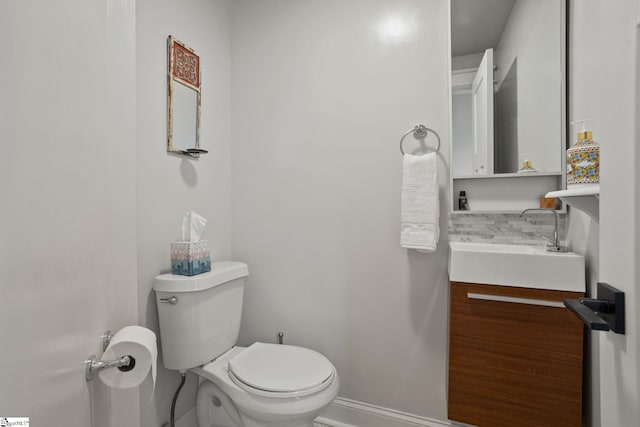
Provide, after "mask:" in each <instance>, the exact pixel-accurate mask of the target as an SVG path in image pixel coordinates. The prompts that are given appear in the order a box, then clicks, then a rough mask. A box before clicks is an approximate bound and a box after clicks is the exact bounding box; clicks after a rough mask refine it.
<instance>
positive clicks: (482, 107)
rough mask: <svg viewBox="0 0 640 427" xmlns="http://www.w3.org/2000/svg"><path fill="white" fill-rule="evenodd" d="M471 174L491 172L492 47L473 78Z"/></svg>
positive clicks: (487, 51)
mask: <svg viewBox="0 0 640 427" xmlns="http://www.w3.org/2000/svg"><path fill="white" fill-rule="evenodd" d="M471 90H472V97H473V100H472V103H473V174H474V175H486V174H492V173H493V94H494V92H493V49H487V50H486V51H485V52H484V56H483V57H482V62H480V67H479V68H478V72H477V73H476V75H475V77H474V78H473V84H472V85H471Z"/></svg>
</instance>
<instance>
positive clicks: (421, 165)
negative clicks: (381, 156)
mask: <svg viewBox="0 0 640 427" xmlns="http://www.w3.org/2000/svg"><path fill="white" fill-rule="evenodd" d="M438 192H439V188H438V157H437V154H436V153H428V154H424V155H421V156H414V155H411V154H405V155H404V157H403V159H402V194H401V213H400V221H401V225H400V244H401V246H402V247H403V248H408V249H417V250H419V251H420V252H434V251H435V250H436V246H437V244H438V239H439V237H440V199H439V194H438Z"/></svg>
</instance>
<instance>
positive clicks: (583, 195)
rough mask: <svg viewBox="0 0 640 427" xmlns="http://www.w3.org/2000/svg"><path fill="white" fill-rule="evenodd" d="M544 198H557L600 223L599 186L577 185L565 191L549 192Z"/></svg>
mask: <svg viewBox="0 0 640 427" xmlns="http://www.w3.org/2000/svg"><path fill="white" fill-rule="evenodd" d="M546 197H557V198H558V199H560V200H562V201H563V202H564V203H566V204H568V205H569V206H572V207H574V208H576V209H580V210H581V211H583V212H585V213H586V214H587V215H589V216H590V217H591V218H592V219H593V220H594V221H595V222H598V223H599V222H600V184H593V185H578V186H575V187H572V188H568V189H566V190H558V191H551V192H549V193H547V194H546Z"/></svg>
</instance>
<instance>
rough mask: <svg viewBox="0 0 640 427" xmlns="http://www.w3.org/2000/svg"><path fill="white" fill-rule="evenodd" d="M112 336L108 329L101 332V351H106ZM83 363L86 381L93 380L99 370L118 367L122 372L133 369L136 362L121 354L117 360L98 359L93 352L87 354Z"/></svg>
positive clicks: (130, 357)
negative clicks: (89, 354)
mask: <svg viewBox="0 0 640 427" xmlns="http://www.w3.org/2000/svg"><path fill="white" fill-rule="evenodd" d="M111 338H113V334H112V333H111V331H110V330H108V331H104V334H102V351H106V350H107V347H108V346H109V343H110V342H111ZM84 364H85V370H84V372H85V375H84V376H85V378H86V380H87V381H91V380H93V377H95V376H96V375H98V374H99V373H100V372H101V371H104V370H105V369H109V368H118V369H120V370H121V371H123V372H127V371H130V370H132V369H133V367H134V366H135V364H136V360H135V359H134V358H133V357H132V356H122V357H121V358H120V359H117V360H98V359H97V358H96V355H95V354H92V355H91V356H89V358H88V359H87V360H85V361H84Z"/></svg>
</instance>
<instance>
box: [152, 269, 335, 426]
mask: <svg viewBox="0 0 640 427" xmlns="http://www.w3.org/2000/svg"><path fill="white" fill-rule="evenodd" d="M248 274H249V271H248V268H247V265H246V264H244V263H240V262H231V261H223V262H214V263H212V264H211V271H210V272H208V273H204V274H199V275H197V276H178V275H173V274H163V275H160V276H157V277H156V281H155V285H154V290H155V293H156V303H157V306H158V319H159V321H160V342H161V344H162V357H163V364H164V366H165V368H167V369H174V370H179V371H180V372H186V371H191V372H194V373H195V374H197V375H198V376H199V377H200V387H199V389H198V396H197V403H196V406H197V413H198V423H199V427H312V426H313V419H314V418H316V417H317V416H318V414H319V413H320V412H321V411H322V410H323V409H324V408H325V407H327V406H328V405H329V404H330V403H331V402H332V401H333V399H334V398H335V397H336V395H337V393H338V388H339V386H340V381H339V379H338V373H337V372H336V369H335V368H334V366H333V365H332V364H331V362H330V361H329V360H328V359H327V358H326V357H324V356H323V355H322V354H320V353H318V352H316V351H314V350H311V349H307V348H304V347H298V346H292V345H280V344H265V343H260V342H257V343H254V344H252V345H250V346H248V347H236V346H235V344H236V341H237V338H238V332H239V329H240V318H241V313H242V299H243V293H244V280H245V277H247V276H248Z"/></svg>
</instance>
